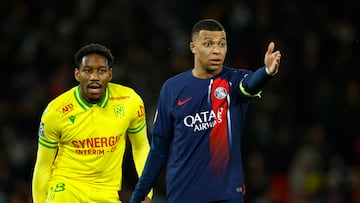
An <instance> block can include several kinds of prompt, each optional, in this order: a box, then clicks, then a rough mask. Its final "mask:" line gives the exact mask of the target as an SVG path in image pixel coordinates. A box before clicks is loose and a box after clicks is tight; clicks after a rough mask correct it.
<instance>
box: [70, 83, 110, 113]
mask: <svg viewBox="0 0 360 203" xmlns="http://www.w3.org/2000/svg"><path fill="white" fill-rule="evenodd" d="M74 96H75V99H76V101H77V102H78V103H79V105H80V106H81V108H82V109H84V110H87V109H89V108H91V107H92V106H93V105H94V104H91V103H89V102H87V101H86V100H85V99H84V98H83V97H82V96H81V94H80V85H78V86H77V88H75V90H74ZM109 97H110V88H109V86H108V87H107V88H106V93H105V97H104V98H103V99H102V100H101V101H100V102H99V103H97V104H96V105H98V106H100V107H102V108H105V107H106V105H107V104H108V102H109Z"/></svg>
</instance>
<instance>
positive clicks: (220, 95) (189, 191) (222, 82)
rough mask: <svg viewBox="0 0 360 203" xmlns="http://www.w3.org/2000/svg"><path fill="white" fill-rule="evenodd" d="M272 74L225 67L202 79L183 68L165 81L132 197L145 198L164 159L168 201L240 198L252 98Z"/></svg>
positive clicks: (242, 190)
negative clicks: (244, 140) (243, 143)
mask: <svg viewBox="0 0 360 203" xmlns="http://www.w3.org/2000/svg"><path fill="white" fill-rule="evenodd" d="M269 78H270V76H268V75H267V74H266V71H265V68H261V69H258V70H257V71H256V72H255V74H254V73H253V72H251V71H248V70H242V69H232V68H228V67H223V69H222V71H221V73H220V74H218V75H216V76H214V77H212V78H209V79H200V78H196V77H194V76H193V75H192V74H191V70H188V71H185V72H183V73H181V74H179V75H176V76H174V77H172V78H170V79H169V80H167V81H166V82H165V83H164V85H163V87H162V89H161V92H160V97H159V101H158V109H157V112H156V115H155V120H154V124H153V128H152V144H151V151H150V154H149V157H148V160H147V164H146V166H145V169H144V172H143V175H142V177H141V179H140V180H139V183H138V184H137V186H136V189H135V192H134V194H133V197H136V196H139V197H144V196H145V195H146V194H147V191H148V190H150V188H151V185H152V184H153V183H154V181H155V179H156V177H157V175H158V173H159V171H160V169H161V166H162V164H163V163H165V162H166V161H167V167H166V201H167V202H171V203H175V202H196V203H205V202H210V201H218V200H228V199H233V198H238V197H241V196H242V194H243V192H244V180H243V174H242V161H241V148H240V146H241V138H242V136H243V129H244V124H245V118H246V111H247V107H248V102H249V98H251V97H252V96H259V93H260V91H261V88H262V86H263V85H264V83H265V82H266V81H267V80H268V79H269Z"/></svg>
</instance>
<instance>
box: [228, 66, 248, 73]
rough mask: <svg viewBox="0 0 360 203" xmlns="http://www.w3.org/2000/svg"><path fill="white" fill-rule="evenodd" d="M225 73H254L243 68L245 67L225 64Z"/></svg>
mask: <svg viewBox="0 0 360 203" xmlns="http://www.w3.org/2000/svg"><path fill="white" fill-rule="evenodd" d="M223 73H229V74H239V75H245V74H249V73H252V71H251V70H247V69H243V68H233V67H227V66H224V67H223Z"/></svg>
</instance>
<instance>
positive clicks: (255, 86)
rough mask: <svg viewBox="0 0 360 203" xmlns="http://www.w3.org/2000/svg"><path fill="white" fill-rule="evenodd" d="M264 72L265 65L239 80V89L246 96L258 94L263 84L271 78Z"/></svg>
mask: <svg viewBox="0 0 360 203" xmlns="http://www.w3.org/2000/svg"><path fill="white" fill-rule="evenodd" d="M272 77H273V76H271V75H269V74H268V73H267V72H266V69H265V67H262V68H259V69H257V70H256V71H255V72H254V73H252V74H251V75H247V76H245V77H244V78H243V80H242V81H241V82H240V89H241V91H242V92H243V93H244V94H245V95H247V96H258V97H260V95H259V93H260V92H261V90H262V88H263V87H264V85H265V84H266V83H267V82H268V81H269V80H270V79H271V78H272Z"/></svg>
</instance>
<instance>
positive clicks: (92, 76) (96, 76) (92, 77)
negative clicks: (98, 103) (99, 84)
mask: <svg viewBox="0 0 360 203" xmlns="http://www.w3.org/2000/svg"><path fill="white" fill-rule="evenodd" d="M90 80H99V72H98V71H93V72H92V73H91V74H90Z"/></svg>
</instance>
